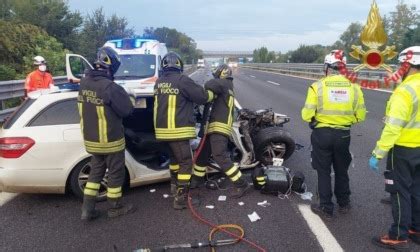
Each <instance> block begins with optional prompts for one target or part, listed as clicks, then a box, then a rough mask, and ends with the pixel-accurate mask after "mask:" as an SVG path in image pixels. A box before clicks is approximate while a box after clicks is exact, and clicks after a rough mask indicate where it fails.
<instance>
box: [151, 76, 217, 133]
mask: <svg viewBox="0 0 420 252" xmlns="http://www.w3.org/2000/svg"><path fill="white" fill-rule="evenodd" d="M154 93H155V97H154V98H155V101H154V108H153V109H154V111H153V120H154V126H155V135H156V139H158V140H163V141H177V140H185V139H192V138H196V131H195V123H196V120H195V118H194V103H196V104H204V103H206V102H209V101H212V100H213V92H212V91H210V90H208V91H206V90H204V88H203V87H202V86H199V85H197V84H196V83H195V82H194V81H193V80H191V79H190V78H189V77H187V76H185V75H183V74H180V73H178V72H175V71H170V72H165V73H164V74H163V76H161V77H159V78H158V79H157V80H156V83H155V87H154Z"/></svg>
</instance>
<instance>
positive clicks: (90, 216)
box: [81, 195, 99, 221]
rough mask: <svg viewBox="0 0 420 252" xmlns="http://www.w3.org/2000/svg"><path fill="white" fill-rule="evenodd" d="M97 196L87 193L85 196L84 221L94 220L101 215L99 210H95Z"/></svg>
mask: <svg viewBox="0 0 420 252" xmlns="http://www.w3.org/2000/svg"><path fill="white" fill-rule="evenodd" d="M95 205H96V197H95V196H87V195H85V196H84V198H83V205H82V217H81V219H82V220H83V221H90V220H94V219H96V218H98V217H99V211H98V210H95Z"/></svg>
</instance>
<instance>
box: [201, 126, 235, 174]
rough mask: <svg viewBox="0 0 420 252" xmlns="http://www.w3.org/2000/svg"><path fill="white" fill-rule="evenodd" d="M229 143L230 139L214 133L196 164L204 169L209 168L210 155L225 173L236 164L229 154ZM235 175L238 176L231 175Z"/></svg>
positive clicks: (205, 144)
mask: <svg viewBox="0 0 420 252" xmlns="http://www.w3.org/2000/svg"><path fill="white" fill-rule="evenodd" d="M228 142H229V139H228V137H227V136H224V135H222V134H217V133H213V134H210V135H208V140H207V141H206V142H205V143H204V146H203V149H202V150H201V153H200V155H199V156H198V157H197V161H196V164H197V165H198V166H202V167H205V166H207V165H208V163H209V162H208V161H209V158H210V155H213V159H214V161H215V162H216V163H217V164H218V165H219V167H220V168H221V169H222V170H223V172H226V171H228V170H229V169H231V168H232V167H233V166H234V164H233V162H232V160H231V158H230V154H229V152H228ZM234 175H236V173H234V174H231V176H234Z"/></svg>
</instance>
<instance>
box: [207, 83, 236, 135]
mask: <svg viewBox="0 0 420 252" xmlns="http://www.w3.org/2000/svg"><path fill="white" fill-rule="evenodd" d="M204 88H205V89H206V90H211V91H213V93H214V94H215V95H216V96H217V98H215V99H214V101H213V106H212V109H211V113H210V119H209V127H208V130H207V133H208V134H211V133H220V134H222V135H225V136H230V134H231V132H232V122H233V108H234V101H235V97H234V93H233V81H232V80H230V79H212V80H209V81H208V82H207V83H206V84H204Z"/></svg>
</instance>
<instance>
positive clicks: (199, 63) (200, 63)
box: [197, 59, 206, 68]
mask: <svg viewBox="0 0 420 252" xmlns="http://www.w3.org/2000/svg"><path fill="white" fill-rule="evenodd" d="M205 66H206V65H205V63H204V59H198V61H197V68H201V67H205Z"/></svg>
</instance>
